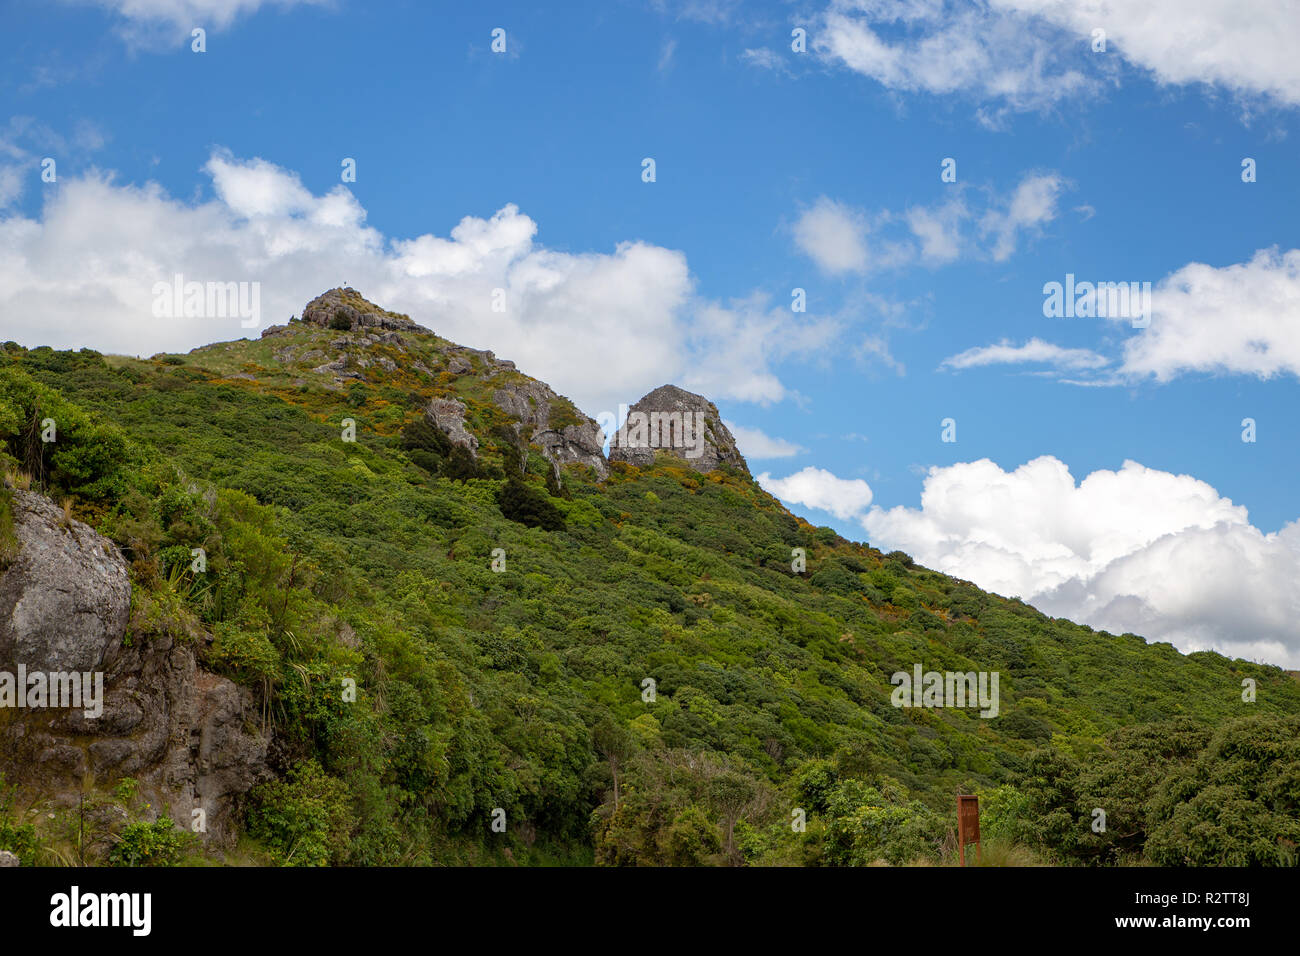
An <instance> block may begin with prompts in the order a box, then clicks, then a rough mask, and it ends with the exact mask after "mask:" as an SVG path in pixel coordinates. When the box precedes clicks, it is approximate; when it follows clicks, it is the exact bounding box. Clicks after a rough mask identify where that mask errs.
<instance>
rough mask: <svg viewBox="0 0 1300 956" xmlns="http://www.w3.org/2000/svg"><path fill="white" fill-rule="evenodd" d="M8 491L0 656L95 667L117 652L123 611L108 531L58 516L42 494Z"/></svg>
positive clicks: (125, 588)
mask: <svg viewBox="0 0 1300 956" xmlns="http://www.w3.org/2000/svg"><path fill="white" fill-rule="evenodd" d="M12 494H13V495H14V519H15V520H14V533H15V535H16V536H17V538H18V544H19V550H18V556H17V558H15V560H14V561H13V563H12V564H11V565H10V566H9V567H8V568H7V569H6V570H5V573H4V576H3V577H0V662H3V661H14V662H19V661H22V662H26V663H28V665H29V666H31V662H33V661H39V662H41V669H42V670H45V671H78V672H81V671H95V670H102V669H103V668H104V667H107V666H108V665H110V664H112V663H113V660H114V659H115V658H116V656H117V654H118V653H119V652H120V650H121V647H122V640H121V638H122V634H123V632H125V630H126V621H127V617H128V615H129V614H130V607H131V585H130V583H129V582H128V581H127V578H126V562H125V561H123V560H122V555H121V554H120V553H118V550H117V548H115V547H113V545H112V543H111V542H109V541H108V539H106V538H104V537H103V536H101V535H100V534H98V533H96V532H95V531H93V530H91V529H90V528H89V527H88V526H86V525H84V524H82V523H81V522H80V521H65V519H64V516H63V512H62V511H61V510H60V509H59V508H57V507H55V505H54V503H53V502H51V501H50V500H49V499H48V498H43V497H42V496H40V495H34V494H31V493H30V492H26V491H18V490H15V491H13V492H12Z"/></svg>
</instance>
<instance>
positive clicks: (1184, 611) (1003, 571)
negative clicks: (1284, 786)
mask: <svg viewBox="0 0 1300 956" xmlns="http://www.w3.org/2000/svg"><path fill="white" fill-rule="evenodd" d="M862 524H863V527H864V528H866V530H867V532H868V534H869V535H870V537H871V540H872V543H873V544H875V545H876V546H878V547H882V548H884V549H885V550H890V549H895V548H897V549H901V550H904V551H907V552H908V553H909V554H911V555H912V556H913V557H915V558H916V560H917V561H919V562H920V563H921V564H923V565H926V566H928V567H933V568H936V569H937V570H940V571H943V572H945V573H948V574H953V575H955V576H958V577H961V578H965V579H967V580H970V581H973V582H974V583H975V584H977V585H978V586H980V587H982V588H985V589H987V590H991V591H995V592H997V593H1000V594H1005V595H1014V596H1019V597H1021V598H1023V599H1024V600H1026V601H1029V602H1030V603H1032V604H1034V605H1035V606H1037V607H1039V608H1041V609H1042V610H1043V611H1045V612H1047V613H1049V614H1052V615H1055V616H1060V617H1068V618H1070V619H1072V620H1077V621H1081V622H1083V623H1087V624H1091V625H1092V626H1094V627H1098V628H1102V629H1106V630H1109V631H1112V632H1115V633H1120V632H1124V631H1132V632H1134V633H1138V634H1141V635H1143V636H1144V637H1146V638H1148V639H1150V640H1165V641H1170V642H1171V643H1173V644H1174V645H1175V646H1177V647H1179V648H1180V649H1181V650H1183V651H1193V650H1206V649H1215V650H1219V651H1221V652H1223V653H1226V654H1229V655H1230V656H1242V657H1246V658H1252V659H1263V660H1267V661H1269V662H1271V663H1276V664H1280V665H1284V666H1290V667H1296V666H1300V636H1297V633H1296V630H1295V627H1294V622H1295V620H1296V619H1297V617H1300V590H1297V588H1296V587H1295V582H1296V580H1300V523H1292V524H1290V525H1287V526H1286V527H1285V528H1283V529H1282V530H1281V531H1279V532H1276V533H1273V534H1264V533H1263V532H1261V531H1260V530H1259V529H1258V528H1256V527H1254V526H1253V525H1251V523H1250V521H1249V518H1248V515H1247V512H1246V509H1245V508H1244V507H1241V506H1239V505H1234V504H1233V503H1232V502H1231V501H1230V500H1228V499H1227V498H1224V497H1222V496H1221V495H1220V494H1219V493H1218V492H1217V491H1215V489H1214V488H1213V487H1211V486H1210V485H1208V484H1206V483H1205V482H1203V481H1199V480H1197V479H1195V478H1192V477H1191V476H1188V475H1174V474H1170V473H1168V472H1162V471H1157V470H1155V469H1151V468H1146V467H1143V466H1142V465H1140V464H1137V463H1136V462H1132V461H1128V462H1125V463H1124V465H1123V467H1122V468H1120V469H1119V470H1118V471H1097V472H1093V473H1092V474H1091V475H1089V476H1087V477H1086V478H1085V479H1084V480H1083V481H1082V482H1080V483H1079V484H1077V485H1076V484H1075V482H1074V479H1073V477H1072V476H1071V475H1070V472H1069V469H1068V468H1067V467H1066V466H1065V464H1063V463H1062V462H1060V461H1058V460H1057V459H1056V458H1053V457H1050V456H1044V457H1041V458H1036V459H1034V460H1033V461H1030V462H1028V463H1026V464H1024V465H1021V466H1020V467H1019V468H1016V469H1015V470H1014V471H1011V472H1006V471H1003V470H1002V469H1001V468H999V467H998V466H997V465H996V464H994V463H993V462H991V461H989V460H988V459H982V460H980V461H974V462H965V463H961V464H956V465H952V466H949V467H942V468H940V467H934V468H931V469H930V471H929V473H928V475H927V477H926V479H925V484H924V489H923V491H922V493H921V506H920V508H919V509H915V508H904V507H896V508H891V509H888V510H885V509H882V508H879V507H877V508H873V509H872V510H871V511H870V512H869V513H868V514H867V515H866V516H865V517H864V518H863V520H862Z"/></svg>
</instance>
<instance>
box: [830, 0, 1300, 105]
mask: <svg viewBox="0 0 1300 956" xmlns="http://www.w3.org/2000/svg"><path fill="white" fill-rule="evenodd" d="M1098 28H1100V29H1104V30H1105V31H1106V40H1107V52H1105V53H1093V52H1092V31H1093V30H1094V29H1098ZM1298 46H1300V16H1297V14H1296V11H1295V9H1294V6H1293V4H1291V3H1286V2H1278V0H1143V2H1133V0H832V2H831V3H830V5H829V6H828V7H827V9H826V11H825V12H824V13H823V14H822V16H821V18H820V20H819V22H818V26H817V30H816V35H815V42H814V49H815V50H816V51H817V52H818V53H819V54H820V55H821V56H822V57H824V58H825V59H827V60H829V61H831V62H833V63H838V64H840V65H843V66H845V67H847V68H848V69H850V70H853V71H854V72H857V73H860V74H862V75H864V76H867V77H870V78H871V79H873V80H875V81H876V82H878V83H880V84H881V85H883V86H884V87H886V88H888V89H891V90H899V91H905V92H917V91H920V92H926V93H932V94H950V93H955V92H963V93H966V94H968V95H970V96H972V97H975V98H977V99H979V100H981V101H983V102H986V103H991V104H994V106H995V110H996V112H995V114H994V115H992V116H990V115H989V114H988V113H987V111H982V112H981V115H982V116H983V117H984V118H985V119H986V120H987V121H988V122H990V123H991V124H993V125H996V124H997V122H998V118H997V115H996V113H1000V112H1003V111H1026V110H1043V109H1047V108H1050V107H1052V106H1054V105H1056V104H1058V103H1060V102H1062V101H1064V100H1069V99H1081V98H1082V97H1084V96H1085V95H1095V94H1096V93H1097V92H1099V91H1100V89H1101V88H1102V84H1103V82H1109V81H1111V80H1113V79H1114V77H1115V75H1116V71H1115V69H1114V66H1113V64H1115V63H1117V62H1119V61H1121V60H1122V61H1124V62H1127V63H1128V64H1130V65H1131V66H1133V67H1136V68H1137V69H1139V70H1144V71H1149V72H1150V74H1151V75H1152V76H1153V78H1154V79H1155V80H1156V81H1157V82H1159V83H1161V84H1168V85H1187V84H1209V85H1213V86H1217V87H1221V88H1224V89H1227V90H1230V91H1233V92H1235V93H1238V94H1241V95H1243V96H1262V97H1268V98H1271V99H1272V100H1274V101H1275V102H1278V103H1281V104H1286V105H1291V106H1294V105H1297V104H1300V60H1297V58H1296V57H1295V50H1296V48H1297V47H1298Z"/></svg>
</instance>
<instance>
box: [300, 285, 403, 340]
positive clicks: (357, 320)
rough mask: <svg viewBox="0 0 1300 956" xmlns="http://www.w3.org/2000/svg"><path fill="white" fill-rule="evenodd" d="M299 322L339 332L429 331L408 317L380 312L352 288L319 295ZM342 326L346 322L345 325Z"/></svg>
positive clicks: (385, 310) (385, 311)
mask: <svg viewBox="0 0 1300 956" xmlns="http://www.w3.org/2000/svg"><path fill="white" fill-rule="evenodd" d="M302 320H303V321H304V322H310V323H312V324H313V325H319V326H322V327H324V328H327V329H339V330H340V331H353V332H356V331H361V330H364V329H388V330H389V331H394V332H428V331H429V330H428V329H426V328H425V327H424V326H422V325H417V324H416V323H415V322H412V321H411V319H410V317H409V316H406V315H401V314H400V313H397V312H389V311H388V310H387V309H381V308H380V307H379V306H377V305H375V304H374V303H373V302H370V301H369V300H367V299H365V298H364V297H363V296H362V295H361V293H360V292H358V291H357V290H356V289H353V288H351V287H348V288H345V289H330V290H329V291H328V292H322V293H321V294H320V295H318V296H316V298H314V299H312V300H311V301H310V302H308V303H307V305H306V306H304V307H303V310H302ZM344 323H347V324H346V325H344Z"/></svg>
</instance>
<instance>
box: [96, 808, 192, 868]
mask: <svg viewBox="0 0 1300 956" xmlns="http://www.w3.org/2000/svg"><path fill="white" fill-rule="evenodd" d="M196 842H197V840H196V838H195V836H194V834H192V833H186V832H185V831H184V830H180V829H177V827H176V824H175V823H173V822H172V821H171V820H170V819H169V818H167V817H163V818H160V819H158V820H155V821H154V822H153V823H145V822H143V821H136V822H134V823H128V824H127V825H126V826H125V827H123V829H122V832H121V833H120V834H119V835H118V840H117V843H116V844H115V845H114V846H113V849H112V850H111V851H109V854H108V862H109V865H110V866H176V865H177V864H178V863H180V861H181V857H182V856H183V855H184V854H185V852H186V851H187V850H189V849H190V848H192V847H193V846H194V845H195V843H196Z"/></svg>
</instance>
